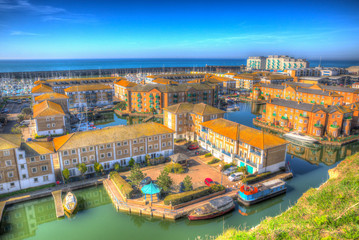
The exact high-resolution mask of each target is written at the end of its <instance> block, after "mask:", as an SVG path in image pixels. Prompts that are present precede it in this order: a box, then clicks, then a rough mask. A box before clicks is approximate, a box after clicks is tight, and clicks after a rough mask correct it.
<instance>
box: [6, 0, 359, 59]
mask: <svg viewBox="0 0 359 240" xmlns="http://www.w3.org/2000/svg"><path fill="white" fill-rule="evenodd" d="M295 2H296V3H293V1H290V0H287V1H273V0H272V1H269V0H267V1H260V0H257V1H248V0H246V1H239V0H237V1H227V0H223V1H211V0H207V1H195V0H192V1H187V0H182V1H168V0H167V1H156V0H153V1H137V0H132V1H121V0H114V1H106V0H102V1H98V0H91V1H90V0H86V1H83V0H47V1H45V0H44V1H37V0H21V1H18V0H0V59H58V58H246V57H248V56H250V55H269V54H286V55H291V56H294V57H304V58H308V59H319V58H320V57H322V58H323V59H348V60H349V59H359V14H358V12H359V1H358V0H354V1H346V0H341V1H339V0H336V1H331V0H326V1H315V0H313V1H295Z"/></svg>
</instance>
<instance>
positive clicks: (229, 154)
mask: <svg viewBox="0 0 359 240" xmlns="http://www.w3.org/2000/svg"><path fill="white" fill-rule="evenodd" d="M221 153H224V154H226V155H227V156H228V157H230V156H231V153H229V152H226V151H224V150H222V151H221Z"/></svg>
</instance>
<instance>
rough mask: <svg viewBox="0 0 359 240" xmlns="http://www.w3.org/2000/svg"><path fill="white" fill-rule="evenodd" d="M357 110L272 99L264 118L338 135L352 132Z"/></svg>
mask: <svg viewBox="0 0 359 240" xmlns="http://www.w3.org/2000/svg"><path fill="white" fill-rule="evenodd" d="M353 114H354V111H353V110H352V109H351V108H350V107H349V106H338V105H336V106H328V107H324V106H323V105H318V104H309V103H303V102H300V101H291V100H284V99H280V98H274V99H269V101H268V102H267V104H266V109H265V110H264V111H263V114H262V118H261V119H260V121H262V122H265V123H267V124H268V125H272V126H281V127H282V128H283V129H284V130H285V131H288V132H289V131H298V132H301V133H304V134H308V135H312V136H317V137H322V136H329V137H332V138H337V137H339V136H348V135H350V134H351V129H352V123H351V122H352V119H353Z"/></svg>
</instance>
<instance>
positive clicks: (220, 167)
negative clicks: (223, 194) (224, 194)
mask: <svg viewBox="0 0 359 240" xmlns="http://www.w3.org/2000/svg"><path fill="white" fill-rule="evenodd" d="M219 171H220V172H221V185H222V181H223V174H222V164H219Z"/></svg>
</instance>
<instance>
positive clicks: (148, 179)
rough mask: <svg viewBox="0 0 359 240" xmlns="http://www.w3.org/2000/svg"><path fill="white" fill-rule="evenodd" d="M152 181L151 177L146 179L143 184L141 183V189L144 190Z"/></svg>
mask: <svg viewBox="0 0 359 240" xmlns="http://www.w3.org/2000/svg"><path fill="white" fill-rule="evenodd" d="M151 181H152V179H151V178H150V177H145V178H144V179H143V180H142V181H141V182H140V188H142V187H143V186H145V185H147V184H149V183H150V182H151Z"/></svg>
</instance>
